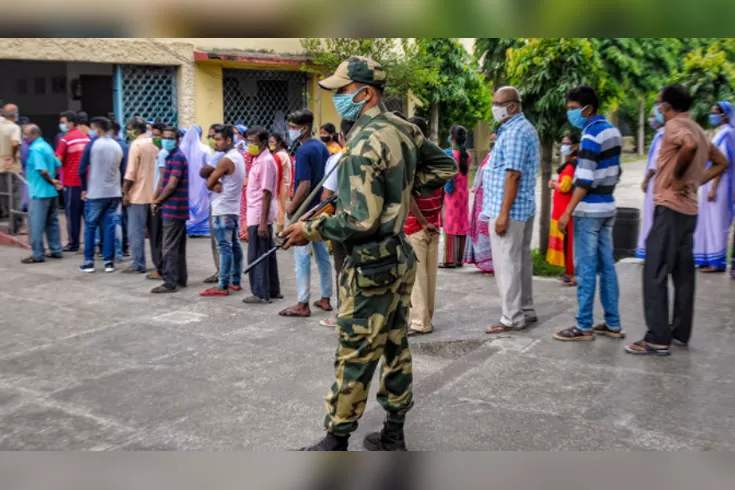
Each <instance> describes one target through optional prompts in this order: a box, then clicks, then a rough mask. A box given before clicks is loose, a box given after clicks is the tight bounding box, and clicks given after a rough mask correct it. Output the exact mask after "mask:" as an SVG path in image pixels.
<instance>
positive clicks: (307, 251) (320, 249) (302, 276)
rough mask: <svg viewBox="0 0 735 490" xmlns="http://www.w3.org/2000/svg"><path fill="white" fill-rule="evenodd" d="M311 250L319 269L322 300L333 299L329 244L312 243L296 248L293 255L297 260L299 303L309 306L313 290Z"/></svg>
mask: <svg viewBox="0 0 735 490" xmlns="http://www.w3.org/2000/svg"><path fill="white" fill-rule="evenodd" d="M311 250H314V258H316V264H317V266H318V267H319V282H320V285H321V290H322V298H331V297H332V264H331V263H330V261H329V250H328V249H327V242H312V243H310V244H309V245H305V246H303V247H294V248H293V254H294V259H295V260H296V288H297V290H298V300H299V303H305V304H309V293H310V291H309V290H310V289H311Z"/></svg>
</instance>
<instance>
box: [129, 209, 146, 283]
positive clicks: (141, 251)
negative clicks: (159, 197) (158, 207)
mask: <svg viewBox="0 0 735 490" xmlns="http://www.w3.org/2000/svg"><path fill="white" fill-rule="evenodd" d="M149 212H150V206H149V205H148V204H131V205H130V206H129V207H128V241H129V243H130V255H132V256H133V264H132V265H131V266H130V267H132V268H133V269H135V270H137V271H140V272H145V270H146V267H145V227H146V224H147V223H148V213H149Z"/></svg>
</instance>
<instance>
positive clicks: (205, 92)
mask: <svg viewBox="0 0 735 490" xmlns="http://www.w3.org/2000/svg"><path fill="white" fill-rule="evenodd" d="M194 100H195V105H194V107H195V110H196V123H197V124H198V125H200V126H201V127H202V133H203V136H206V134H207V129H209V126H211V125H212V124H215V123H220V122H222V115H223V114H224V105H223V101H222V66H219V65H214V64H204V63H196V71H195V78H194Z"/></svg>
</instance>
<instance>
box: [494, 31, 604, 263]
mask: <svg viewBox="0 0 735 490" xmlns="http://www.w3.org/2000/svg"><path fill="white" fill-rule="evenodd" d="M522 41H523V44H522V46H521V47H519V48H515V49H511V50H509V51H508V63H507V68H508V72H507V74H508V80H509V82H510V83H511V84H512V85H513V86H515V87H517V88H518V90H519V91H520V92H521V96H522V98H523V110H524V113H525V114H526V116H527V117H528V118H529V119H530V120H531V121H532V122H533V124H534V126H535V127H536V130H537V131H538V133H539V137H540V139H541V175H542V180H541V182H542V185H541V211H540V213H538V216H539V222H540V233H541V252H542V253H546V250H547V248H548V245H549V228H550V218H551V192H550V190H549V188H548V186H547V185H546V182H547V181H548V180H549V179H550V178H551V174H552V158H553V146H554V142H556V141H558V140H559V139H560V137H561V136H562V132H563V130H564V129H565V128H568V127H569V126H568V123H567V118H566V108H565V107H566V97H565V94H566V92H567V90H569V89H570V88H572V87H574V86H577V85H580V84H587V85H590V86H592V87H595V88H596V89H597V90H598V92H599V93H600V96H601V98H602V100H603V103H604V104H607V103H608V101H610V100H611V99H613V98H614V96H615V89H614V87H612V86H611V85H612V83H611V81H610V79H609V77H608V76H607V75H606V73H605V71H604V69H603V64H602V61H601V59H600V56H599V53H598V52H597V51H596V50H595V49H594V45H593V43H592V42H590V40H589V39H583V38H560V39H545V38H527V39H523V40H522Z"/></svg>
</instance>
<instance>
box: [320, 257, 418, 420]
mask: <svg viewBox="0 0 735 490" xmlns="http://www.w3.org/2000/svg"><path fill="white" fill-rule="evenodd" d="M405 250H406V249H402V248H399V261H398V280H397V281H396V282H394V283H393V284H391V285H390V286H386V287H382V288H364V287H361V286H360V285H359V284H358V281H357V274H358V272H357V270H356V268H355V266H354V264H353V262H352V259H351V258H350V256H349V255H348V256H347V260H346V261H345V263H344V267H343V269H342V274H341V275H340V280H339V295H340V306H339V316H338V318H337V332H338V334H339V345H338V347H337V355H336V359H335V363H334V365H335V369H336V380H335V382H334V384H333V385H332V387H331V389H330V390H329V394H328V395H327V398H326V408H327V416H326V417H325V420H324V426H325V428H326V429H327V430H328V431H329V432H332V433H334V434H337V435H348V434H350V433H351V432H353V431H354V430H355V429H357V422H358V420H359V419H360V417H362V414H363V412H364V411H365V404H366V402H367V398H368V392H369V389H370V381H371V380H372V378H373V374H374V373H375V369H376V368H377V367H378V363H379V362H380V363H381V370H380V388H379V389H378V394H377V398H378V402H379V403H380V404H381V405H382V406H383V408H384V409H385V410H386V411H387V412H388V419H389V420H391V421H393V422H397V423H403V421H404V419H405V416H406V413H407V412H408V411H409V410H410V409H411V407H412V406H413V374H412V367H411V351H410V350H409V348H408V339H407V337H406V328H407V324H408V319H409V308H410V303H411V290H412V288H413V283H414V280H415V278H416V259H415V257H414V256H413V250H411V248H410V245H408V246H407V251H408V252H409V255H410V256H406V251H405Z"/></svg>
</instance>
